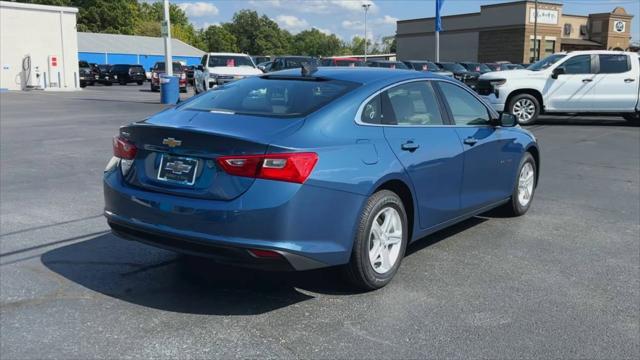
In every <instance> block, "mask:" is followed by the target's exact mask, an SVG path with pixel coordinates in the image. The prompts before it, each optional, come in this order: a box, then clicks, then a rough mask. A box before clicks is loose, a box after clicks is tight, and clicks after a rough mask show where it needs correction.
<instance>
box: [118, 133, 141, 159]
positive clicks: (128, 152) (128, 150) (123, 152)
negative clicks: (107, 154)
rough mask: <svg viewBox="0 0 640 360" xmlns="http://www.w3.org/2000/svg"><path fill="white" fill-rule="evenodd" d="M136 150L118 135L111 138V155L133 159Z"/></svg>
mask: <svg viewBox="0 0 640 360" xmlns="http://www.w3.org/2000/svg"><path fill="white" fill-rule="evenodd" d="M137 150H138V149H137V148H136V146H135V145H133V144H132V143H131V142H129V141H128V140H126V139H124V138H122V137H120V136H116V137H114V138H113V156H115V157H118V158H120V159H124V160H133V158H135V157H136V152H137Z"/></svg>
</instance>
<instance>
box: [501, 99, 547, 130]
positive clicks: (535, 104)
mask: <svg viewBox="0 0 640 360" xmlns="http://www.w3.org/2000/svg"><path fill="white" fill-rule="evenodd" d="M507 112H508V113H510V114H513V115H515V116H516V118H517V119H518V123H519V124H520V125H533V124H535V122H536V121H537V120H538V116H539V115H540V102H539V101H538V99H536V97H535V96H533V95H531V94H518V95H516V96H514V97H513V98H511V100H509V104H507Z"/></svg>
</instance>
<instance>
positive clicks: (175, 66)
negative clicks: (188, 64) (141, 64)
mask: <svg viewBox="0 0 640 360" xmlns="http://www.w3.org/2000/svg"><path fill="white" fill-rule="evenodd" d="M153 69H154V70H156V71H164V63H163V62H158V63H156V65H155V66H154V67H153ZM181 71H182V64H180V63H179V62H174V63H173V72H181Z"/></svg>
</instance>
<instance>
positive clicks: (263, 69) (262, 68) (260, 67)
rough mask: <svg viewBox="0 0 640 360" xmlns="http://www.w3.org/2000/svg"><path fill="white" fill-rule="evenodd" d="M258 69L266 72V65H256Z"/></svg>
mask: <svg viewBox="0 0 640 360" xmlns="http://www.w3.org/2000/svg"><path fill="white" fill-rule="evenodd" d="M258 69H259V70H260V71H262V72H263V73H266V72H267V68H266V67H264V66H263V65H258Z"/></svg>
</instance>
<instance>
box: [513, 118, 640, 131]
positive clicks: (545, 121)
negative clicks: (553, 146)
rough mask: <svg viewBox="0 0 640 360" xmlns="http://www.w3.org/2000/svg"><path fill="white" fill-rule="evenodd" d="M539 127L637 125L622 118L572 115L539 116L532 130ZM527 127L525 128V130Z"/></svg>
mask: <svg viewBox="0 0 640 360" xmlns="http://www.w3.org/2000/svg"><path fill="white" fill-rule="evenodd" d="M541 125H567V126H571V125H578V126H585V125H588V126H628V127H638V123H633V122H630V121H627V120H625V119H624V118H622V117H619V118H611V117H609V118H597V117H589V116H583V115H573V116H561V115H559V116H552V115H547V116H541V117H540V118H538V120H537V121H536V124H535V125H533V128H535V127H536V126H541ZM526 128H527V127H526V126H525V129H526Z"/></svg>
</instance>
